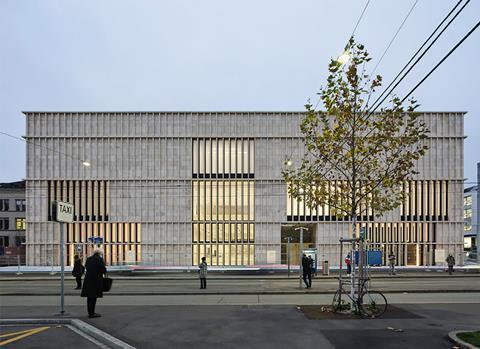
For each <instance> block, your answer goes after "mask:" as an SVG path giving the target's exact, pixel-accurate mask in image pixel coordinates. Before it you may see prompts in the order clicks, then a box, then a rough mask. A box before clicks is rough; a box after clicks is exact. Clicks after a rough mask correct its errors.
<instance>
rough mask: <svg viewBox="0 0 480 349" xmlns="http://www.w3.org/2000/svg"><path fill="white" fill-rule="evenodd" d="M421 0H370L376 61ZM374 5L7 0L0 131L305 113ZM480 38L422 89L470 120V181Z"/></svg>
mask: <svg viewBox="0 0 480 349" xmlns="http://www.w3.org/2000/svg"><path fill="white" fill-rule="evenodd" d="M413 2H414V1H413V0H412V1H385V0H372V1H371V2H370V5H369V7H368V9H367V11H366V13H365V17H364V19H363V21H362V23H361V24H360V26H359V27H358V30H357V33H356V38H357V40H358V41H360V42H362V43H364V44H365V45H366V47H367V48H368V50H369V51H370V53H371V54H372V56H373V58H374V60H372V64H371V69H373V67H374V65H375V64H376V60H377V59H379V57H380V56H381V54H382V53H383V50H384V49H385V47H386V46H387V44H388V42H389V41H390V39H391V38H392V36H393V34H394V33H395V31H396V29H397V28H398V26H399V25H400V23H401V22H402V20H403V18H404V16H405V15H406V14H407V12H408V11H409V9H410V7H411V6H412V4H413ZM456 2H457V1H456V0H455V1H438V0H420V1H419V3H418V4H417V6H416V8H415V9H414V11H413V13H412V14H411V16H410V17H409V19H408V20H407V22H406V24H405V26H404V28H403V29H402V31H401V32H400V34H399V36H398V37H397V40H396V41H395V42H394V43H393V45H392V47H391V48H390V50H389V52H388V53H387V55H386V56H385V58H384V60H383V62H382V63H381V64H380V66H379V68H378V69H377V73H379V74H381V75H383V77H384V81H385V82H386V83H388V82H389V81H390V79H392V78H393V77H394V76H395V75H396V74H397V73H398V71H399V70H400V69H401V68H402V67H403V65H404V64H405V63H406V62H407V61H408V59H409V58H410V57H411V55H412V54H413V53H414V52H415V51H416V49H417V48H418V47H419V45H420V44H421V43H422V42H423V41H424V40H425V38H426V37H427V36H428V35H429V34H430V33H431V31H432V30H433V29H434V28H435V27H436V26H437V24H438V23H439V22H440V20H441V19H443V17H444V16H445V14H446V13H448V11H449V10H450V9H451V7H452V6H453V5H454V4H455V3H456ZM364 5H365V1H359V0H356V1H353V0H350V1H338V0H331V1H324V0H322V1H320V0H312V1H303V0H299V1H291V0H255V1H254V0H242V1H220V0H218V1H217V0H216V1H213V0H211V1H198V0H180V1H140V0H131V1H121V0H111V1H105V0H103V1H61V0H59V1H50V0H44V1H40V0H36V1H28V0H24V1H19V0H1V1H0V120H1V123H0V131H4V132H8V133H11V134H14V135H17V136H20V135H24V134H25V120H24V117H23V115H22V114H21V111H22V110H99V111H100V110H208V111H216V110H220V111H224V110H252V111H255V110H289V111H291V110H295V111H297V110H303V105H304V104H305V102H306V100H307V98H312V99H315V93H316V92H317V90H318V88H319V87H320V85H321V84H322V83H323V82H324V81H325V77H326V71H327V69H326V68H327V65H328V62H329V59H330V58H331V57H334V56H337V55H338V54H339V53H341V51H342V49H343V47H344V46H345V44H346V41H347V39H348V37H349V35H350V33H351V31H352V30H353V27H354V25H355V22H356V20H357V18H358V16H359V15H360V13H361V11H362V9H363V6H364ZM479 14H480V1H472V2H471V3H470V4H469V5H468V6H467V8H466V9H465V11H464V12H463V13H462V14H461V15H460V16H459V17H458V19H457V21H455V22H454V23H453V24H452V26H451V28H449V29H448V30H447V32H446V33H445V35H444V36H443V37H442V39H440V40H439V42H438V45H436V46H435V48H434V49H433V50H432V51H431V52H430V53H429V54H428V57H426V59H424V60H423V61H422V62H421V66H419V67H418V69H415V70H414V71H413V73H412V74H410V78H409V79H406V80H404V83H402V85H401V86H400V88H398V89H397V93H398V94H399V95H400V96H402V97H403V94H404V93H405V92H407V91H408V90H409V89H410V88H411V87H413V86H414V85H415V84H416V83H417V82H418V80H419V79H420V78H421V77H423V75H425V73H427V72H428V71H429V69H430V68H431V67H433V65H434V64H436V63H437V61H438V60H439V59H440V58H441V57H443V55H444V54H445V53H446V52H447V51H448V50H450V48H451V47H453V46H454V45H455V44H456V43H457V42H458V41H459V40H460V38H461V37H463V35H464V34H465V33H466V32H468V31H469V30H470V29H471V28H472V27H473V26H474V25H475V24H476V23H477V21H478V20H479V18H480V17H479ZM479 42H480V30H478V31H477V32H475V33H474V34H473V35H472V36H470V38H469V39H468V40H467V41H466V42H465V43H464V44H463V45H462V46H461V47H460V48H459V49H458V50H457V51H456V52H455V53H454V54H453V55H452V56H450V58H449V59H448V60H447V61H446V62H445V63H444V64H443V65H442V66H441V67H440V68H439V69H438V70H437V71H436V72H435V73H434V75H432V76H431V77H430V78H429V80H427V81H426V83H425V84H423V85H422V86H421V87H420V88H419V89H418V90H417V91H416V93H415V97H416V98H417V99H418V100H419V102H420V103H421V105H422V106H421V110H424V111H444V110H447V111H468V114H467V117H466V119H465V134H466V135H467V136H468V138H467V139H466V141H465V177H468V178H469V179H468V181H469V182H473V181H475V177H476V174H475V171H476V165H475V164H476V162H478V161H480V154H479V153H480V137H479V136H478V134H479V133H480V119H479V114H480V106H479V100H480V93H479V89H478V83H479V79H480V69H479V68H478V62H479V61H480V45H479ZM0 147H1V148H0V149H1V151H0V164H1V166H0V169H1V171H0V181H1V182H5V181H15V180H19V179H21V178H24V177H25V144H24V143H23V142H21V141H18V140H14V139H11V138H8V137H6V136H3V135H0Z"/></svg>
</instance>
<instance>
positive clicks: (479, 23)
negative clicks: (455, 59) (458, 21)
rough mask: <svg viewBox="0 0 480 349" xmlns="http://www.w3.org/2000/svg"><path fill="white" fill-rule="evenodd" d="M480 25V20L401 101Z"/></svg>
mask: <svg viewBox="0 0 480 349" xmlns="http://www.w3.org/2000/svg"><path fill="white" fill-rule="evenodd" d="M479 26H480V21H479V22H478V23H477V24H476V25H475V26H474V27H473V28H472V29H471V30H470V31H469V32H468V33H467V34H466V35H465V36H464V37H463V38H462V40H460V41H459V42H458V43H457V44H456V45H455V46H454V47H453V48H452V49H451V50H450V51H449V52H448V53H447V54H446V55H445V56H444V57H443V58H442V59H441V60H440V62H438V63H437V64H436V65H435V67H433V68H432V70H430V71H429V72H428V74H427V75H425V76H424V78H423V79H422V80H420V82H419V83H418V84H416V85H415V87H414V88H413V89H411V90H410V92H408V93H407V94H406V95H405V97H403V99H402V101H401V103H403V102H404V101H405V100H406V99H407V98H408V97H409V96H410V95H411V94H412V93H413V92H414V91H415V90H416V89H417V88H418V87H419V86H420V85H421V84H422V83H423V82H424V81H425V80H426V79H427V78H428V77H429V76H430V75H432V73H433V72H434V71H435V70H436V69H437V68H438V67H439V66H440V65H441V64H442V63H443V62H444V61H445V60H446V59H447V58H448V57H449V56H450V55H451V54H452V53H453V52H455V50H456V49H457V48H458V47H459V46H460V45H461V44H462V43H463V42H464V41H465V40H466V39H467V38H468V37H469V36H470V35H471V34H472V33H473V32H474V31H475V30H476V29H477V28H478V27H479Z"/></svg>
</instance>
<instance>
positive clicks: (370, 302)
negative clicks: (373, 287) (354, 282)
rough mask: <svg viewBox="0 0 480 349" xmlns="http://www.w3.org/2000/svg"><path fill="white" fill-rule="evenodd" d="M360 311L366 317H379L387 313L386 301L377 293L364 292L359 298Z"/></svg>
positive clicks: (381, 294)
mask: <svg viewBox="0 0 480 349" xmlns="http://www.w3.org/2000/svg"><path fill="white" fill-rule="evenodd" d="M359 303H360V309H361V311H362V314H363V315H364V316H366V317H380V316H382V315H383V314H384V313H385V311H387V306H388V303H387V299H386V298H385V296H384V295H383V293H381V292H378V291H365V292H364V293H363V294H362V296H361V298H360V302H359Z"/></svg>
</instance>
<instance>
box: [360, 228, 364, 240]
mask: <svg viewBox="0 0 480 349" xmlns="http://www.w3.org/2000/svg"><path fill="white" fill-rule="evenodd" d="M360 239H362V240H365V227H361V228H360Z"/></svg>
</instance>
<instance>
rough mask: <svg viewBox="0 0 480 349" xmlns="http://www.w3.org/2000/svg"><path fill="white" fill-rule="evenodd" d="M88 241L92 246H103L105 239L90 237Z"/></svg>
mask: <svg viewBox="0 0 480 349" xmlns="http://www.w3.org/2000/svg"><path fill="white" fill-rule="evenodd" d="M87 240H88V241H89V242H91V243H92V244H97V245H98V244H103V238H102V237H101V236H90V237H89V238H88V239H87Z"/></svg>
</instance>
